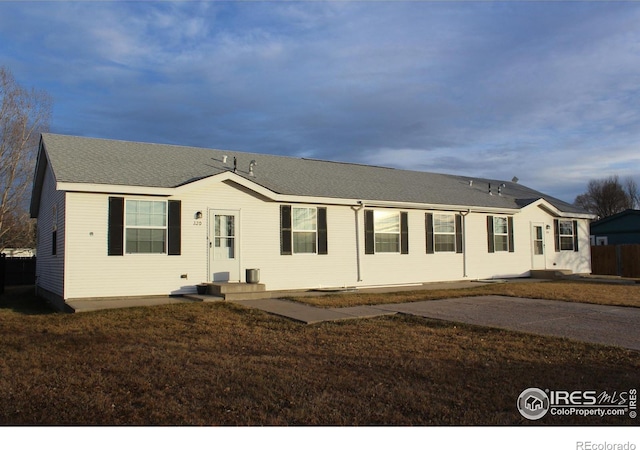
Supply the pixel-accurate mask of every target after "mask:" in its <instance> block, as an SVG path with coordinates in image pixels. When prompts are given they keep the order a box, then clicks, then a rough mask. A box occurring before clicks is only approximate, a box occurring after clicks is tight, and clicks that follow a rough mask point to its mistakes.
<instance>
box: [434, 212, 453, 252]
mask: <svg viewBox="0 0 640 450" xmlns="http://www.w3.org/2000/svg"><path fill="white" fill-rule="evenodd" d="M444 217H446V218H447V220H446V222H447V223H446V224H443V223H442V219H443V218H444ZM449 222H451V227H452V228H451V231H442V227H443V226H448V223H449ZM445 236H446V237H450V239H451V243H452V244H453V248H451V249H446V250H443V249H441V248H439V247H441V246H443V245H449V244H451V243H449V242H445V243H444V244H443V243H442V242H438V240H439V239H438V238H439V237H445ZM447 240H448V239H447ZM433 251H434V252H435V253H455V252H456V216H455V214H433Z"/></svg>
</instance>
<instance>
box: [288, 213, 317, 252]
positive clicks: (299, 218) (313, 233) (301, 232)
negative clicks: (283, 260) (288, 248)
mask: <svg viewBox="0 0 640 450" xmlns="http://www.w3.org/2000/svg"><path fill="white" fill-rule="evenodd" d="M292 210H293V211H292V212H293V216H292V230H291V231H292V233H293V253H316V251H317V245H316V244H317V242H318V233H317V231H318V223H317V216H318V214H317V209H316V208H295V207H294V208H292Z"/></svg>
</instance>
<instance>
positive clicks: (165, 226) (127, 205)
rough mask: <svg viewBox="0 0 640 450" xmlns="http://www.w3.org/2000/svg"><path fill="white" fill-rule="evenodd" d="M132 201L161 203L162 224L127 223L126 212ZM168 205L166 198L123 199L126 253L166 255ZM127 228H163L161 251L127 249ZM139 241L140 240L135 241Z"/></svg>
mask: <svg viewBox="0 0 640 450" xmlns="http://www.w3.org/2000/svg"><path fill="white" fill-rule="evenodd" d="M133 202H138V203H140V202H146V203H163V204H164V225H162V226H159V225H129V223H128V220H127V219H128V212H129V205H130V204H131V203H133ZM168 223H169V206H168V202H167V201H166V200H149V199H140V198H130V199H129V198H127V199H125V204H124V253H125V254H126V255H166V254H167V244H168V236H167V235H168V228H169V225H168ZM128 230H163V245H162V247H163V248H162V251H161V252H157V251H148V252H145V251H130V249H129V239H128ZM137 242H140V241H137Z"/></svg>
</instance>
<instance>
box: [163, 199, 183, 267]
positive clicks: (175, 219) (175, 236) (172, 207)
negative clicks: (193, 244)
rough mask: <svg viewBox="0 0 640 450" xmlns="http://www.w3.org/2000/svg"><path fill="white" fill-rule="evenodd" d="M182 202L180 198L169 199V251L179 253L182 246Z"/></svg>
mask: <svg viewBox="0 0 640 450" xmlns="http://www.w3.org/2000/svg"><path fill="white" fill-rule="evenodd" d="M181 212H182V204H181V202H180V200H169V217H168V221H167V223H168V236H167V253H168V254H169V255H179V254H180V246H181V240H182V239H181V235H182V232H181V221H182V219H181V217H182V214H181Z"/></svg>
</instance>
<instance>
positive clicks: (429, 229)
mask: <svg viewBox="0 0 640 450" xmlns="http://www.w3.org/2000/svg"><path fill="white" fill-rule="evenodd" d="M425 221H426V223H425V227H426V229H427V254H431V253H433V252H434V250H433V214H431V213H426V215H425Z"/></svg>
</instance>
